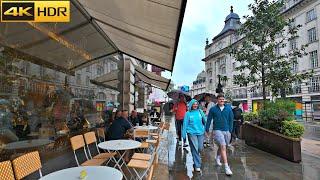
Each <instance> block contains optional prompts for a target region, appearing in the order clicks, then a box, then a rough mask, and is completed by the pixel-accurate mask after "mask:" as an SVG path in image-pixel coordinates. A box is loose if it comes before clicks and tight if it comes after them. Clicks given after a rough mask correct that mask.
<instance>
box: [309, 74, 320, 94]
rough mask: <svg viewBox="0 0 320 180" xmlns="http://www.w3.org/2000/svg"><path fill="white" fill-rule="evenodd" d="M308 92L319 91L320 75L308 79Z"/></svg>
mask: <svg viewBox="0 0 320 180" xmlns="http://www.w3.org/2000/svg"><path fill="white" fill-rule="evenodd" d="M310 84H311V85H310V89H309V91H310V92H319V91H320V76H315V77H312V78H311V79H310Z"/></svg>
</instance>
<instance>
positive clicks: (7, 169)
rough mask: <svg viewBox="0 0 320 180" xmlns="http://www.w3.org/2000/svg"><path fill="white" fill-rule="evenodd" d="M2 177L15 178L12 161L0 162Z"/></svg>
mask: <svg viewBox="0 0 320 180" xmlns="http://www.w3.org/2000/svg"><path fill="white" fill-rule="evenodd" d="M0 179H5V180H14V174H13V169H12V164H11V161H3V162H0Z"/></svg>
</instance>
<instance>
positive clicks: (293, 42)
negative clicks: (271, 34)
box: [289, 38, 297, 50]
mask: <svg viewBox="0 0 320 180" xmlns="http://www.w3.org/2000/svg"><path fill="white" fill-rule="evenodd" d="M289 45H290V50H294V49H297V39H296V38H293V39H290V40H289Z"/></svg>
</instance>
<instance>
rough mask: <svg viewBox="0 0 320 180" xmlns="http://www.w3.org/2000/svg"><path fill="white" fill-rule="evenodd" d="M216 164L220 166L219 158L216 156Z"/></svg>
mask: <svg viewBox="0 0 320 180" xmlns="http://www.w3.org/2000/svg"><path fill="white" fill-rule="evenodd" d="M216 163H217V165H218V166H222V164H221V162H220V157H218V156H216Z"/></svg>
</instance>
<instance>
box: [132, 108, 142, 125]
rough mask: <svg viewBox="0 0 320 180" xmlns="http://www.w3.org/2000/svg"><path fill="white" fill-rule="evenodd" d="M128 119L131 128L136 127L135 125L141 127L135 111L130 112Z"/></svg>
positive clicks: (140, 120)
mask: <svg viewBox="0 0 320 180" xmlns="http://www.w3.org/2000/svg"><path fill="white" fill-rule="evenodd" d="M129 119H130V122H131V124H132V125H133V126H136V125H137V124H139V126H142V124H143V123H142V119H141V116H138V113H137V111H136V110H132V112H131V116H130V117H129Z"/></svg>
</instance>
